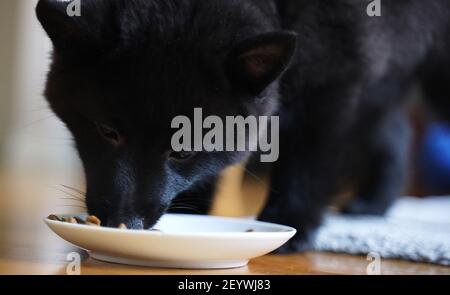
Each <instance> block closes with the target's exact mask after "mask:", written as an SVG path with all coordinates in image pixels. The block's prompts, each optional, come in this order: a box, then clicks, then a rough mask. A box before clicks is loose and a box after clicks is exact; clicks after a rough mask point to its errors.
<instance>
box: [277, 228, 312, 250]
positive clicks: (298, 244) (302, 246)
mask: <svg viewBox="0 0 450 295" xmlns="http://www.w3.org/2000/svg"><path fill="white" fill-rule="evenodd" d="M313 241H314V238H313V235H311V234H308V235H302V234H298V233H297V234H296V235H295V236H294V237H293V238H292V239H290V240H289V241H288V242H287V243H286V244H284V245H283V246H281V247H280V248H278V249H277V250H275V252H274V253H275V254H294V253H303V252H308V251H311V250H314V243H313Z"/></svg>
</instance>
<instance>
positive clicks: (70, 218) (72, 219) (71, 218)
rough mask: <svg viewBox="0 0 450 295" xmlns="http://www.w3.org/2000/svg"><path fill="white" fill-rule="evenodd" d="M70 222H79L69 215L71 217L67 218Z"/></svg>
mask: <svg viewBox="0 0 450 295" xmlns="http://www.w3.org/2000/svg"><path fill="white" fill-rule="evenodd" d="M67 222H68V223H74V224H78V221H77V220H76V219H75V218H74V217H69V219H68V220H67Z"/></svg>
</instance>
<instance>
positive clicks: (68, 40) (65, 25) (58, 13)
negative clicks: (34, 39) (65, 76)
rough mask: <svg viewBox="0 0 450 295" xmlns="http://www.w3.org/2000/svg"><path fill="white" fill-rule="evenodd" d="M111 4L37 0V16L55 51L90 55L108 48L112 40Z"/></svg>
mask: <svg viewBox="0 0 450 295" xmlns="http://www.w3.org/2000/svg"><path fill="white" fill-rule="evenodd" d="M113 2H115V1H108V0H78V1H61V0H40V1H39V2H38V5H37V7H36V15H37V18H38V20H39V21H40V23H41V24H42V27H43V28H44V30H45V31H46V32H47V34H48V36H49V37H50V39H51V40H52V42H53V45H54V47H55V49H56V50H61V51H86V52H89V51H91V50H92V49H101V48H102V47H103V48H107V47H108V46H109V45H111V42H112V41H113V38H114V35H113V34H114V28H115V25H114V19H113V17H114V13H113V12H114V10H113ZM75 5H79V7H75ZM72 8H73V9H72ZM75 8H76V9H75ZM73 11H77V12H79V15H78V14H76V15H73V13H71V12H73Z"/></svg>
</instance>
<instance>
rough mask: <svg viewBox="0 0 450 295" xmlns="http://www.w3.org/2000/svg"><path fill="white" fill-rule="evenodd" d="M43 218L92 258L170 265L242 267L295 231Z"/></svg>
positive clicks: (230, 222) (207, 220) (181, 219)
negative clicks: (146, 226)
mask: <svg viewBox="0 0 450 295" xmlns="http://www.w3.org/2000/svg"><path fill="white" fill-rule="evenodd" d="M60 216H63V217H64V216H65V215H60ZM66 216H67V215H66ZM71 216H74V215H71ZM76 216H78V217H80V218H82V219H85V217H86V215H83V214H77V215H76ZM44 221H45V223H46V224H47V225H48V226H49V227H50V229H51V230H52V231H54V232H55V233H56V234H57V235H58V236H60V237H61V238H63V239H64V240H66V241H68V242H70V243H72V244H73V245H75V246H77V247H80V248H82V249H85V250H87V251H89V252H90V255H91V257H92V258H94V259H97V260H101V261H107V262H113V263H120V264H130V265H138V266H150V267H168V268H201V269H214V268H235V267H242V266H245V265H247V263H248V261H249V260H250V259H252V258H256V257H259V256H262V255H265V254H267V253H270V252H272V251H273V250H275V249H277V248H279V247H281V246H282V245H283V244H284V243H286V242H287V241H288V240H289V239H290V238H292V237H293V236H294V235H295V233H296V230H295V229H294V228H291V227H288V226H284V225H278V224H272V223H265V222H259V221H255V220H251V219H236V218H224V217H212V216H197V215H182V214H166V215H164V216H163V217H162V218H161V219H160V221H159V222H158V224H157V225H156V226H155V227H154V228H155V229H158V230H160V231H161V232H158V231H148V230H122V229H115V228H107V227H95V226H87V225H78V224H71V223H64V222H60V221H53V220H49V219H47V218H46V219H45V220H44ZM248 230H252V232H247V231H248Z"/></svg>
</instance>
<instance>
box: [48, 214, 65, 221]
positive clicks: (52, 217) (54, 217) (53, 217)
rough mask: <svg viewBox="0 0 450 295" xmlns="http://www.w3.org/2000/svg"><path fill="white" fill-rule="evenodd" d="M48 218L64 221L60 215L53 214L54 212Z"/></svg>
mask: <svg viewBox="0 0 450 295" xmlns="http://www.w3.org/2000/svg"><path fill="white" fill-rule="evenodd" d="M47 218H48V219H50V220H54V221H64V220H63V219H61V218H59V217H58V216H56V215H53V214H52V215H49V216H48V217H47Z"/></svg>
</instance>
